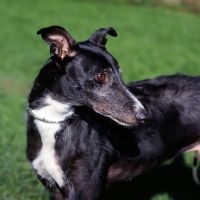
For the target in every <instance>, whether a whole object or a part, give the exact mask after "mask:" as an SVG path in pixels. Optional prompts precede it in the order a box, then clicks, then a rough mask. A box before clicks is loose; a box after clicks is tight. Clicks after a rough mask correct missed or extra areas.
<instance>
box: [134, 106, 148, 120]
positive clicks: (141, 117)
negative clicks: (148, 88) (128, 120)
mask: <svg viewBox="0 0 200 200" xmlns="http://www.w3.org/2000/svg"><path fill="white" fill-rule="evenodd" d="M136 119H137V122H139V123H144V122H146V121H148V120H149V114H148V113H147V111H146V110H145V109H142V110H140V111H139V112H138V113H137V114H136Z"/></svg>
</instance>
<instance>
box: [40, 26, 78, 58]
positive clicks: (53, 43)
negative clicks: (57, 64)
mask: <svg viewBox="0 0 200 200" xmlns="http://www.w3.org/2000/svg"><path fill="white" fill-rule="evenodd" d="M37 34H38V35H39V34H41V36H42V38H43V40H44V41H45V42H46V43H47V44H49V45H50V53H51V55H54V56H57V57H60V58H61V59H63V58H64V57H66V56H67V57H73V56H75V55H76V51H77V49H78V44H77V42H76V41H75V40H74V39H73V38H72V37H71V35H70V34H69V33H68V32H67V31H66V30H65V29H64V28H63V27H60V26H50V27H47V28H43V29H40V30H39V31H38V32H37Z"/></svg>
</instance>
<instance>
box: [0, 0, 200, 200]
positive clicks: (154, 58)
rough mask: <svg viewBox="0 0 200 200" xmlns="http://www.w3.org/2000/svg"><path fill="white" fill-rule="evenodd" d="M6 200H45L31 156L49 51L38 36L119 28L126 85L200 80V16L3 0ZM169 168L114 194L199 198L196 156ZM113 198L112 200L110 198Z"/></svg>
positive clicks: (1, 125)
mask: <svg viewBox="0 0 200 200" xmlns="http://www.w3.org/2000/svg"><path fill="white" fill-rule="evenodd" d="M0 13H1V31H0V44H1V53H0V55H1V59H0V113H1V120H0V155H1V157H0V200H45V199H48V194H47V192H46V191H45V190H44V188H43V186H42V185H41V184H40V183H39V182H38V181H37V179H36V177H35V176H34V174H33V172H32V170H31V168H30V166H29V164H28V162H27V160H26V157H25V148H26V128H25V111H24V110H25V106H26V97H27V95H28V92H29V90H30V87H31V84H32V82H33V79H34V78H35V76H36V74H37V73H38V70H39V69H40V68H41V66H42V65H43V63H44V62H45V61H46V59H47V58H48V56H49V47H48V46H47V45H45V44H44V43H43V41H42V40H41V38H40V37H39V36H37V35H36V31H37V30H38V29H40V28H43V27H46V26H49V25H55V24H56V25H61V26H64V27H66V29H67V30H68V31H69V32H70V33H71V35H72V36H73V37H74V38H75V39H76V40H77V41H82V40H85V39H88V38H89V37H90V35H91V34H92V33H93V32H94V30H96V29H99V28H100V27H109V26H112V27H113V28H115V29H116V31H117V32H118V34H119V36H118V37H117V38H112V37H108V40H109V41H108V45H107V49H108V51H109V52H111V53H112V54H113V55H114V56H115V58H116V59H117V60H118V62H119V64H120V66H121V67H122V69H123V71H124V73H123V78H124V80H125V82H129V81H133V80H139V79H144V78H151V77H155V76H158V75H161V74H173V73H177V72H181V73H186V74H189V75H199V74H200V56H199V55H200V36H199V33H200V26H199V24H200V18H199V17H198V16H196V15H193V14H191V13H182V12H172V11H170V10H167V9H164V8H153V7H145V6H144V7H133V6H128V5H125V4H114V3H113V4H111V3H110V4H108V3H99V4H97V3H92V2H91V3H86V2H84V3H82V2H81V1H73V2H72V1H66V0H65V1H64V0H57V1H53V0H49V1H48V2H44V1H39V0H35V1H27V0H18V1H14V0H1V6H0ZM178 158H179V159H180V158H182V160H181V162H180V161H179V160H178V161H177V162H175V161H176V160H175V161H174V162H172V163H167V164H166V165H164V166H162V167H160V168H159V169H157V170H152V171H151V172H150V173H148V174H145V175H144V176H141V177H138V178H136V179H135V180H133V181H132V182H131V183H126V184H125V185H122V186H120V187H119V186H118V187H119V188H118V187H117V188H113V189H111V190H109V192H108V194H107V198H109V197H111V196H113V195H114V196H115V198H114V199H115V200H122V199H123V200H126V199H127V200H130V199H134V200H136V199H139V200H147V199H150V200H172V199H173V200H196V199H199V198H200V193H198V192H199V191H200V190H199V188H198V187H197V186H196V185H195V184H194V183H193V181H192V177H191V169H190V168H191V163H192V154H188V155H187V156H184V157H178ZM110 199H112V198H110Z"/></svg>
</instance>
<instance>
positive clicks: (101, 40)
mask: <svg viewBox="0 0 200 200" xmlns="http://www.w3.org/2000/svg"><path fill="white" fill-rule="evenodd" d="M106 34H108V35H111V36H113V37H117V32H116V31H115V29H113V28H112V27H109V28H101V29H99V30H97V31H95V32H94V33H93V35H92V36H91V38H90V39H89V41H90V42H93V43H95V44H97V45H99V46H105V45H106V42H107V39H106Z"/></svg>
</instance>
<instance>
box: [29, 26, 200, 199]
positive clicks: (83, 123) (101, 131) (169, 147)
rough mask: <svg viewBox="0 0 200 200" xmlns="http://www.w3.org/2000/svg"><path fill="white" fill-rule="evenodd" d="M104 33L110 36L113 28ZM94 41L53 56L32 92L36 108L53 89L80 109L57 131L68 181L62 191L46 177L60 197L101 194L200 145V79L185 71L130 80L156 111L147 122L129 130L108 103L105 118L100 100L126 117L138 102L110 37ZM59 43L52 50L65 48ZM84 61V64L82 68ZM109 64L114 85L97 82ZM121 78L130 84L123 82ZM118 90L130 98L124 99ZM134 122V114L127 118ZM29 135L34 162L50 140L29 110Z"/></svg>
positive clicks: (57, 96) (149, 110)
mask: <svg viewBox="0 0 200 200" xmlns="http://www.w3.org/2000/svg"><path fill="white" fill-rule="evenodd" d="M102 32H103V33H102ZM101 33H102V34H101ZM99 34H100V35H103V37H104V36H105V29H103V31H102V30H101V32H100V33H99V32H98V35H99ZM98 37H99V36H98ZM92 38H93V37H92ZM71 40H72V39H71ZM94 41H95V42H96V41H99V40H96V39H92V41H90V40H89V41H87V42H83V43H79V44H78V48H79V50H78V53H76V56H75V57H70V56H68V57H66V58H64V59H62V55H60V56H59V57H58V59H57V53H56V55H53V57H52V58H51V59H50V60H49V61H48V63H47V64H46V65H45V66H44V67H43V69H42V70H41V71H40V73H39V75H38V77H37V79H36V81H35V84H34V86H33V89H32V91H31V93H30V96H29V100H28V102H29V107H30V108H31V109H34V108H35V109H36V108H38V109H39V108H40V107H42V106H44V105H43V101H42V99H43V98H44V97H45V95H46V94H49V93H50V94H51V95H52V96H53V97H54V98H55V99H56V100H58V101H60V102H74V104H73V105H74V108H75V110H74V112H75V114H74V115H73V117H72V118H69V119H67V120H66V121H64V122H62V123H61V126H62V128H61V130H60V131H59V132H57V133H56V144H55V150H56V155H57V157H58V159H59V165H60V166H61V168H62V170H63V171H64V174H65V185H64V187H62V188H60V187H59V186H58V185H57V184H53V185H50V184H49V183H48V181H47V180H45V179H42V178H41V177H40V176H38V178H39V179H40V180H41V182H42V183H43V184H44V185H45V187H46V188H47V189H48V190H49V192H50V193H51V196H52V199H57V200H64V199H69V200H78V199H79V200H95V199H99V198H100V197H101V194H102V192H103V190H104V189H105V188H106V185H109V184H112V183H115V182H117V181H124V180H129V179H131V178H133V177H135V176H137V175H139V174H141V173H144V172H146V171H148V170H150V169H151V168H153V167H155V166H158V165H159V164H161V163H163V162H164V161H165V160H167V159H169V158H172V157H173V156H175V155H177V154H178V153H181V152H184V151H186V150H188V149H190V148H192V147H194V146H195V145H196V144H199V143H200V124H199V119H200V103H199V102H200V92H199V88H200V77H189V76H184V75H180V74H177V75H174V76H163V77H158V78H155V79H152V80H144V81H140V82H136V83H131V84H129V85H127V89H128V90H129V91H131V92H132V93H133V94H134V95H135V96H136V97H137V98H138V99H139V100H140V102H142V104H143V105H144V107H145V109H146V111H147V113H148V117H149V120H148V121H147V122H145V123H137V124H136V125H134V126H129V127H124V126H121V125H119V124H117V123H116V122H114V121H112V120H111V119H109V118H107V117H104V116H103V115H104V114H105V113H106V112H107V109H103V108H102V109H103V111H102V113H101V115H100V114H98V113H96V112H95V111H94V110H93V109H95V108H94V107H93V106H91V105H92V104H93V102H95V101H97V102H98V104H99V105H102V103H103V104H109V103H110V102H111V103H112V104H113V105H114V106H113V107H112V109H108V111H109V115H112V116H111V117H112V118H114V119H115V118H117V119H120V120H122V118H123V117H124V115H126V114H127V116H130V115H131V113H132V114H133V115H134V117H135V116H136V115H135V113H134V112H133V110H132V111H131V113H130V111H128V109H127V108H128V107H129V106H130V105H129V104H130V103H128V105H126V103H127V100H126V99H128V101H131V102H132V104H133V100H132V99H130V97H129V95H127V94H126V90H124V87H125V86H124V85H123V84H122V82H121V78H120V75H119V67H118V65H117V62H116V61H115V60H114V59H113V57H112V56H111V55H110V54H108V53H107V52H105V48H104V47H102V44H103V45H104V44H105V40H104V39H102V40H100V41H103V42H102V43H101V44H99V43H97V44H95V43H93V42H94ZM72 43H73V42H72ZM53 48H54V47H52V48H51V51H53V52H60V50H57V49H56V50H55V49H54V50H52V49H53ZM76 48H77V46H76ZM72 51H74V50H72ZM61 54H62V53H61ZM71 55H73V56H74V52H73V53H71ZM80 62H81V63H82V65H83V63H84V66H83V67H81V68H80V67H78V65H79V63H80ZM95 62H97V63H98V64H97V65H96V64H94V63H95ZM66 63H67V64H66ZM113 63H114V64H113ZM63 66H65V67H63ZM107 66H109V68H111V69H112V74H111V73H110V72H109V71H108V73H109V74H110V75H109V76H110V77H112V79H109V81H110V80H112V82H111V83H112V84H110V85H109V83H110V82H109V81H108V84H107V83H106V84H104V85H103V86H102V83H101V86H100V84H99V83H98V82H95V83H94V81H93V77H94V76H93V74H96V73H97V72H98V73H99V71H100V72H101V71H102V70H103V71H104V69H105V68H106V67H107ZM87 67H88V69H87ZM63 68H64V69H63ZM106 69H107V68H106ZM90 70H91V71H90ZM86 71H87V72H89V73H86ZM81 80H84V82H83V81H81ZM118 82H119V84H120V86H122V87H118ZM66 83H69V84H66ZM85 86H86V87H85ZM108 86H109V87H108ZM119 88H121V89H122V91H121V90H119ZM93 89H95V90H100V91H101V94H103V93H104V92H105V93H106V95H108V97H107V100H106V101H104V100H102V99H97V100H96V97H95V95H96V94H98V93H97V92H93ZM83 90H84V92H83ZM118 92H122V93H123V94H126V95H124V96H123V95H120V96H119V95H118V94H117V93H118ZM87 101H88V103H87ZM122 102H123V103H124V105H126V107H125V108H124V107H123V106H122V105H121V103H122ZM132 104H131V105H132ZM104 106H105V105H103V107H104ZM109 106H110V105H109ZM109 108H110V107H109ZM114 109H116V110H115V111H113V110H114ZM100 110H101V109H100ZM116 111H117V112H116ZM146 111H145V110H142V111H141V113H142V114H141V115H144V113H145V116H147V114H146ZM117 113H118V114H119V115H121V114H122V115H121V116H117ZM142 118H144V117H142ZM127 121H128V119H127V118H126V119H125V120H124V122H127ZM132 121H134V123H135V120H132ZM128 122H129V121H128ZM27 135H28V141H27V157H28V159H29V161H30V162H32V161H33V160H34V159H35V158H36V157H37V155H38V153H39V151H40V149H41V147H42V143H41V139H40V133H39V132H38V130H37V127H36V126H35V123H34V117H33V116H31V115H30V113H29V112H28V122H27ZM133 189H134V188H133Z"/></svg>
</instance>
